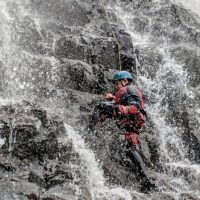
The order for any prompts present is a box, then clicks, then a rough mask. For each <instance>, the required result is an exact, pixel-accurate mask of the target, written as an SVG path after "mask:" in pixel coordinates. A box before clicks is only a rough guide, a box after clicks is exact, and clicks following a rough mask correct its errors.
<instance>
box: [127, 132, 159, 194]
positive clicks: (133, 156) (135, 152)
mask: <svg viewBox="0 0 200 200" xmlns="http://www.w3.org/2000/svg"><path fill="white" fill-rule="evenodd" d="M134 134H136V133H134ZM134 134H132V137H131V136H130V137H131V138H132V140H131V141H130V140H129V142H128V144H127V156H128V157H129V158H130V160H131V161H132V162H133V164H134V166H135V175H136V178H137V180H138V181H139V182H140V185H141V191H142V192H151V191H155V190H157V187H156V185H155V184H153V183H151V182H150V180H149V178H148V177H147V175H146V173H145V164H144V162H143V160H142V157H141V156H140V154H139V145H138V140H137V139H136V138H137V136H136V135H134Z"/></svg>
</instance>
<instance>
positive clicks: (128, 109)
mask: <svg viewBox="0 0 200 200" xmlns="http://www.w3.org/2000/svg"><path fill="white" fill-rule="evenodd" d="M138 113H139V110H138V109H137V108H136V107H135V106H133V105H131V106H123V105H118V113H117V114H119V115H121V116H128V115H135V114H138Z"/></svg>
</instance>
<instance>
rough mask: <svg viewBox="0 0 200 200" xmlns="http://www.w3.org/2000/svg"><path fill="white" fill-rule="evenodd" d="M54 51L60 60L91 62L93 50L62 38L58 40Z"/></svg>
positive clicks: (67, 38)
mask: <svg viewBox="0 0 200 200" xmlns="http://www.w3.org/2000/svg"><path fill="white" fill-rule="evenodd" d="M54 49H55V55H56V56H57V57H59V58H68V59H74V60H82V61H86V62H88V63H90V62H91V61H90V59H91V49H90V48H89V47H88V46H86V45H83V44H80V43H76V42H75V41H74V40H73V39H70V38H69V37H61V38H60V39H59V40H57V41H56V43H55V47H54Z"/></svg>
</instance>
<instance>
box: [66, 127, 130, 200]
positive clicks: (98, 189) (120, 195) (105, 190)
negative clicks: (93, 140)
mask: <svg viewBox="0 0 200 200" xmlns="http://www.w3.org/2000/svg"><path fill="white" fill-rule="evenodd" d="M65 129H66V132H67V135H68V137H69V138H70V139H71V140H72V142H73V145H74V148H75V151H76V152H77V153H78V154H79V156H80V159H81V160H82V162H83V167H84V169H86V172H87V174H86V176H87V177H88V188H89V190H90V193H91V196H92V199H93V200H96V199H106V200H113V199H116V200H117V199H124V200H131V199H132V197H131V194H130V192H129V191H128V190H125V189H123V188H120V187H108V186H106V180H105V178H104V176H103V172H102V170H101V169H100V168H99V163H98V162H97V161H96V158H95V154H94V153H93V152H92V150H90V149H88V148H87V147H86V145H85V143H84V140H83V139H82V138H81V136H80V135H79V133H78V132H76V131H75V130H74V129H73V128H72V127H71V126H69V125H67V124H65Z"/></svg>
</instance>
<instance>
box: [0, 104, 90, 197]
mask: <svg viewBox="0 0 200 200" xmlns="http://www.w3.org/2000/svg"><path fill="white" fill-rule="evenodd" d="M0 117H1V126H0V127H1V128H0V138H1V140H2V139H3V140H4V144H2V147H1V154H0V156H1V157H0V188H1V198H0V199H24V200H27V199H53V200H55V199H64V200H67V199H68V198H71V199H74V198H75V191H74V188H73V187H71V186H70V185H72V182H73V181H74V180H75V179H76V177H77V176H79V179H77V184H79V186H78V187H80V190H83V191H82V192H83V195H84V194H86V193H87V197H88V198H89V199H90V197H89V196H90V194H89V192H88V189H87V186H86V184H85V181H86V179H85V178H84V177H83V174H82V173H81V172H80V170H79V173H78V174H77V171H78V169H79V167H78V166H79V165H80V161H79V155H78V154H77V153H76V152H75V151H74V149H73V148H74V147H73V145H72V143H71V140H70V139H69V138H67V135H66V130H65V128H64V124H63V122H62V121H61V120H59V118H58V117H56V119H55V118H54V117H53V116H52V117H50V116H49V115H48V114H47V112H46V111H45V110H43V109H42V108H41V107H40V106H39V105H36V104H31V103H29V102H27V101H24V102H22V103H19V104H13V105H7V106H2V107H1V108H0ZM63 141H64V142H63ZM73 158H76V159H74V160H73ZM72 165H73V166H76V167H77V171H76V172H75V171H74V169H73V168H72ZM8 177H13V178H8ZM13 184H15V189H14V190H12V187H13ZM5 187H6V189H4V188H5ZM57 187H58V188H59V189H58V190H57V189H55V188H57ZM81 188H82V189H81ZM55 190H57V191H60V194H61V193H63V196H62V195H61V196H62V197H60V196H59V195H56V194H55ZM9 191H12V192H9ZM52 191H54V192H52ZM58 194H59V193H58Z"/></svg>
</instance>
